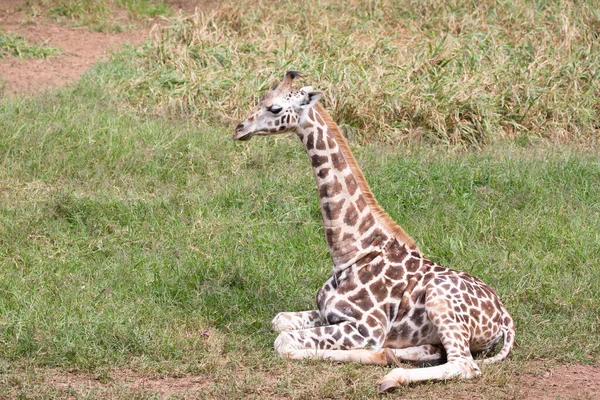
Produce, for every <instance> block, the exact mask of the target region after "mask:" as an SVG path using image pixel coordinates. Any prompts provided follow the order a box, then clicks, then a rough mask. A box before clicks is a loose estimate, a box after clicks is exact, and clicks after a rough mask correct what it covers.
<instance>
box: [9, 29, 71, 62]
mask: <svg viewBox="0 0 600 400" xmlns="http://www.w3.org/2000/svg"><path fill="white" fill-rule="evenodd" d="M61 53H62V51H61V50H60V49H59V48H57V47H54V46H48V45H47V43H39V44H29V43H28V42H27V40H25V38H23V37H21V36H18V35H14V34H11V33H5V32H3V31H1V30H0V59H2V58H6V57H17V58H48V57H52V56H57V55H60V54H61Z"/></svg>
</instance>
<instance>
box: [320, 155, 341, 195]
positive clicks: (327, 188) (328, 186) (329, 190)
mask: <svg viewBox="0 0 600 400" xmlns="http://www.w3.org/2000/svg"><path fill="white" fill-rule="evenodd" d="M313 157H314V156H313ZM341 191H342V184H341V183H340V182H339V181H338V179H337V177H335V178H334V180H333V182H328V183H325V184H323V185H321V187H320V188H319V196H320V197H321V198H322V199H325V198H328V197H333V196H335V195H336V194H339V193H340V192H341Z"/></svg>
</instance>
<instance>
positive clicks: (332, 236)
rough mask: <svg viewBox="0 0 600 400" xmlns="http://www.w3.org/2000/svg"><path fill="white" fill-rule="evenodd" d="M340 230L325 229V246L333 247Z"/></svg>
mask: <svg viewBox="0 0 600 400" xmlns="http://www.w3.org/2000/svg"><path fill="white" fill-rule="evenodd" d="M341 231H342V229H341V228H326V229H325V239H327V244H328V245H329V247H333V245H334V243H335V242H336V241H337V239H338V237H339V236H340V232H341Z"/></svg>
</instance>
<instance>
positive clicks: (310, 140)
mask: <svg viewBox="0 0 600 400" xmlns="http://www.w3.org/2000/svg"><path fill="white" fill-rule="evenodd" d="M269 123H270V121H269ZM314 136H315V135H314V134H312V133H310V134H308V135H306V144H305V146H306V149H307V150H312V149H313V148H314V147H315V138H314ZM311 159H312V158H311Z"/></svg>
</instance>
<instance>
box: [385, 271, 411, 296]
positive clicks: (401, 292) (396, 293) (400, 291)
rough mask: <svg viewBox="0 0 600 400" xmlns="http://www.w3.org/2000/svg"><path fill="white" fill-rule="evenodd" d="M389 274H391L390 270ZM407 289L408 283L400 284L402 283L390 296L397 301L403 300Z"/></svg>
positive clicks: (396, 286)
mask: <svg viewBox="0 0 600 400" xmlns="http://www.w3.org/2000/svg"><path fill="white" fill-rule="evenodd" d="M387 273H389V269H388V272H387ZM387 273H386V275H387ZM406 287H407V285H406V282H400V283H398V284H396V285H395V286H394V287H393V288H392V290H391V292H390V296H391V297H392V298H393V299H396V300H397V299H400V298H402V296H403V295H404V292H405V291H406Z"/></svg>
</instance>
